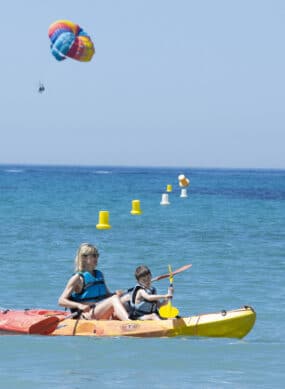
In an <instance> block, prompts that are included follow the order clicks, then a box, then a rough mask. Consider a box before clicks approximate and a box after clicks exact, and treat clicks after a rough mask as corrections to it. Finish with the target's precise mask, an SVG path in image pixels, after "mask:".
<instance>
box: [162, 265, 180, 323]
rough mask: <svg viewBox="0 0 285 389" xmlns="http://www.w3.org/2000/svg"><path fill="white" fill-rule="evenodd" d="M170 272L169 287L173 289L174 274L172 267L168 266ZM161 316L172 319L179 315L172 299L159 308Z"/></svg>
mask: <svg viewBox="0 0 285 389" xmlns="http://www.w3.org/2000/svg"><path fill="white" fill-rule="evenodd" d="M168 270H169V286H170V287H171V288H172V286H173V273H172V270H171V266H170V265H168ZM158 311H159V315H160V316H161V317H163V318H167V319H172V318H174V317H176V316H177V315H179V310H178V309H177V308H176V307H173V306H172V297H170V298H169V299H168V303H167V304H166V305H163V306H162V307H160V308H159V310H158Z"/></svg>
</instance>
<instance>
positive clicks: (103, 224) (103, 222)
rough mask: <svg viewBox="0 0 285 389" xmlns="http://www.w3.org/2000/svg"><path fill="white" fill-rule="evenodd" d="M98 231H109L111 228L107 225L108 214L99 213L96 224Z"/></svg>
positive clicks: (105, 212)
mask: <svg viewBox="0 0 285 389" xmlns="http://www.w3.org/2000/svg"><path fill="white" fill-rule="evenodd" d="M96 228H97V229H98V230H109V229H110V228H111V226H110V224H109V212H108V211H100V212H99V222H98V224H96Z"/></svg>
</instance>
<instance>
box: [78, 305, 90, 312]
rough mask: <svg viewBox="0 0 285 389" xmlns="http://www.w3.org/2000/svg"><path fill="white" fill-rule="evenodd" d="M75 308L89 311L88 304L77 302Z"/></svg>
mask: <svg viewBox="0 0 285 389" xmlns="http://www.w3.org/2000/svg"><path fill="white" fill-rule="evenodd" d="M77 309H78V310H79V311H81V312H89V311H90V305H88V304H80V303H78V304H77Z"/></svg>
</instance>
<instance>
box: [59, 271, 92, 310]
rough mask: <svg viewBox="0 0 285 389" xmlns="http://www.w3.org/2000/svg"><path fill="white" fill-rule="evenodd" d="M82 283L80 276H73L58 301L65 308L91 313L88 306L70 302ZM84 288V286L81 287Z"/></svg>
mask: <svg viewBox="0 0 285 389" xmlns="http://www.w3.org/2000/svg"><path fill="white" fill-rule="evenodd" d="M81 283H82V281H81V278H80V276H79V274H75V275H74V276H72V277H71V278H70V279H69V281H68V282H67V284H66V287H65V289H64V291H63V292H62V294H61V296H60V297H59V299H58V304H59V305H60V306H62V307H65V308H74V309H79V310H80V311H83V312H86V311H89V309H90V307H89V305H88V304H82V303H79V302H76V301H72V300H70V296H71V293H72V292H74V291H75V289H76V288H78V287H80V284H81ZM81 287H82V285H81Z"/></svg>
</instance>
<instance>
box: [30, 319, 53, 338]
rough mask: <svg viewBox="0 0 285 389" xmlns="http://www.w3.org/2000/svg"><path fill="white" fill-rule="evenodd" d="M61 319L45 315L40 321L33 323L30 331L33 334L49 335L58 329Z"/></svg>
mask: <svg viewBox="0 0 285 389" xmlns="http://www.w3.org/2000/svg"><path fill="white" fill-rule="evenodd" d="M60 321H61V320H60V319H59V318H58V317H55V316H50V317H45V318H44V319H42V320H40V321H39V322H37V323H35V324H32V325H31V326H30V328H29V331H28V333H29V334H31V335H49V334H50V333H52V332H53V331H54V330H55V329H56V327H57V325H58V323H59V322H60Z"/></svg>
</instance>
